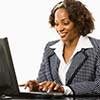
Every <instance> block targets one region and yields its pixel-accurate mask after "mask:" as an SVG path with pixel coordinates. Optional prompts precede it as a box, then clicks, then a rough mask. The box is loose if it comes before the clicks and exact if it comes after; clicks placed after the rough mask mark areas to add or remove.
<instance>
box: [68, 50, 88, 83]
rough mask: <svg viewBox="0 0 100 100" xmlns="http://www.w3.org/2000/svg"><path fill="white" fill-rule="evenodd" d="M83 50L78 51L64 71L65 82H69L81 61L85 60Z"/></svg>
mask: <svg viewBox="0 0 100 100" xmlns="http://www.w3.org/2000/svg"><path fill="white" fill-rule="evenodd" d="M83 51H84V50H82V51H81V52H78V53H77V54H76V55H75V56H74V58H73V61H72V63H71V65H70V68H69V70H68V72H67V73H66V84H70V82H71V78H72V76H73V75H74V74H75V73H76V72H77V70H78V69H79V68H80V67H81V66H82V63H84V61H85V60H86V58H87V57H86V55H85V54H84V53H83Z"/></svg>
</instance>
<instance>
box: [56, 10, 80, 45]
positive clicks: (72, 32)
mask: <svg viewBox="0 0 100 100" xmlns="http://www.w3.org/2000/svg"><path fill="white" fill-rule="evenodd" d="M55 29H56V30H57V32H58V34H59V35H60V37H61V40H62V41H63V42H68V43H69V42H72V41H74V40H75V39H77V38H79V36H80V35H79V33H78V32H77V29H76V28H75V26H74V23H73V22H72V21H71V20H70V19H69V18H68V12H67V11H66V10H65V9H64V8H59V9H57V10H56V12H55Z"/></svg>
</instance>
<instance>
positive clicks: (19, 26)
mask: <svg viewBox="0 0 100 100" xmlns="http://www.w3.org/2000/svg"><path fill="white" fill-rule="evenodd" d="M58 1H60V0H0V37H8V40H9V44H10V49H11V54H12V58H13V62H14V67H15V70H16V75H17V78H18V83H19V84H21V83H24V82H26V81H27V80H29V79H36V77H37V74H38V70H39V67H40V63H41V60H42V54H43V50H44V47H45V44H46V43H47V42H48V41H51V40H54V39H57V38H59V36H58V34H57V33H56V31H55V30H54V29H52V28H50V25H49V24H48V17H49V14H50V10H51V9H52V7H53V6H54V5H55V4H56V3H57V2H58ZM81 1H84V2H83V3H84V4H85V5H86V6H87V7H88V9H89V10H90V11H91V12H92V14H93V16H94V18H95V30H94V31H93V33H92V34H91V36H92V37H95V38H99V39H100V31H99V26H100V14H99V12H100V11H99V6H100V5H99V0H81Z"/></svg>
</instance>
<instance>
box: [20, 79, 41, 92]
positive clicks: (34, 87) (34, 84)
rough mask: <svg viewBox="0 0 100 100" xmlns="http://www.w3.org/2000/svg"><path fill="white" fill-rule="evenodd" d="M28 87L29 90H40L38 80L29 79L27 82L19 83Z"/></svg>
mask: <svg viewBox="0 0 100 100" xmlns="http://www.w3.org/2000/svg"><path fill="white" fill-rule="evenodd" d="M19 86H21V87H22V86H23V87H25V89H26V88H29V91H39V83H38V82H37V81H36V80H29V81H28V82H27V83H25V84H22V85H19Z"/></svg>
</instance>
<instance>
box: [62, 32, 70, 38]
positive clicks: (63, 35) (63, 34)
mask: <svg viewBox="0 0 100 100" xmlns="http://www.w3.org/2000/svg"><path fill="white" fill-rule="evenodd" d="M67 33H68V32H65V33H60V36H61V37H65V36H66V34H67Z"/></svg>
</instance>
